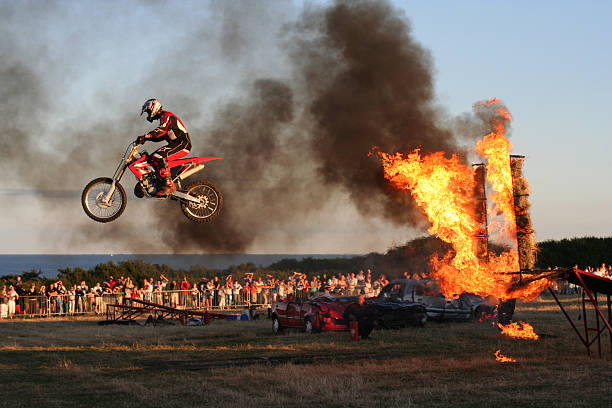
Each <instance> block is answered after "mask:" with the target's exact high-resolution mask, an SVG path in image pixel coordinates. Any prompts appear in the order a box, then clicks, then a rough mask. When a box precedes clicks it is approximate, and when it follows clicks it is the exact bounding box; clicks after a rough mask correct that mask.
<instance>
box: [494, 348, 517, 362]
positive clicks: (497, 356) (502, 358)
mask: <svg viewBox="0 0 612 408" xmlns="http://www.w3.org/2000/svg"><path fill="white" fill-rule="evenodd" d="M495 360H497V361H499V362H500V363H516V360H515V359H514V358H512V357H506V356H504V355H503V354H502V353H500V350H497V351H496V352H495Z"/></svg>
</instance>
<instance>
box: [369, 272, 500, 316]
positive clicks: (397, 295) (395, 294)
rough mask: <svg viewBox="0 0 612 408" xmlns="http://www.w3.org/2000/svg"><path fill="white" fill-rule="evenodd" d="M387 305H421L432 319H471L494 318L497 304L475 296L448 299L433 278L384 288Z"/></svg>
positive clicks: (412, 280)
mask: <svg viewBox="0 0 612 408" xmlns="http://www.w3.org/2000/svg"><path fill="white" fill-rule="evenodd" d="M378 298H379V299H380V300H384V301H387V302H415V303H419V304H422V305H423V306H424V307H425V310H426V312H427V318H428V319H432V320H470V319H472V318H477V319H482V318H485V317H488V316H491V315H493V313H494V312H495V304H494V303H492V302H490V301H488V300H487V299H485V298H483V297H481V296H477V295H474V294H472V293H462V294H461V295H460V296H458V297H456V298H453V299H448V298H445V297H444V296H443V295H442V292H441V291H440V286H438V283H437V282H436V281H435V280H432V279H421V280H416V279H399V280H395V281H392V282H391V283H389V284H388V285H387V286H385V287H384V288H383V289H382V290H381V291H380V294H379V295H378Z"/></svg>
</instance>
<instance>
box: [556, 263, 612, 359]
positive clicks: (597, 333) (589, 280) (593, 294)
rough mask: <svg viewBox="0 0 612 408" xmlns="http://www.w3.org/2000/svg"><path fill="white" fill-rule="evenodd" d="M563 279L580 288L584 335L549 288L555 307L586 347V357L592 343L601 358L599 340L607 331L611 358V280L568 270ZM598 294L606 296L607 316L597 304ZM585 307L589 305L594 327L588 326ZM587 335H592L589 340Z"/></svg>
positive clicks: (578, 270) (589, 353) (575, 270)
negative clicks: (557, 306) (595, 344)
mask: <svg viewBox="0 0 612 408" xmlns="http://www.w3.org/2000/svg"><path fill="white" fill-rule="evenodd" d="M563 277H564V278H565V279H567V281H568V282H570V283H573V284H575V285H578V286H580V287H581V288H582V303H581V308H582V321H583V329H584V335H583V334H582V333H580V330H578V328H577V327H576V324H575V323H574V321H573V320H572V318H571V317H570V316H569V314H568V313H567V312H566V311H565V309H564V308H563V305H562V304H561V302H560V301H559V299H558V298H557V295H556V294H555V292H554V291H553V290H552V289H551V288H548V290H549V292H550V293H551V295H552V296H553V298H554V299H555V301H556V302H557V305H559V308H560V309H561V312H563V314H564V315H565V318H566V319H567V321H568V322H569V323H570V325H571V326H572V328H573V329H574V331H575V332H576V334H577V335H578V338H579V339H580V341H581V342H582V344H583V345H584V346H585V347H586V350H587V355H589V356H590V355H591V346H592V345H593V343H595V342H597V352H598V356H599V357H600V358H601V357H602V350H601V338H602V335H603V334H605V332H606V330H607V332H608V337H609V338H610V357H611V358H612V327H611V326H610V322H611V321H612V304H611V303H610V295H612V279H610V278H607V277H604V276H599V275H595V274H593V273H589V272H585V271H581V270H580V269H572V270H568V271H567V274H566V275H565V276H563ZM599 293H601V294H605V295H606V304H605V306H607V307H606V308H607V316H606V315H605V314H604V312H603V311H602V308H601V307H600V305H599V303H598V300H597V298H598V294H599ZM587 305H590V307H592V310H593V312H594V317H595V326H589V323H588V321H587ZM589 334H594V336H593V337H592V338H589Z"/></svg>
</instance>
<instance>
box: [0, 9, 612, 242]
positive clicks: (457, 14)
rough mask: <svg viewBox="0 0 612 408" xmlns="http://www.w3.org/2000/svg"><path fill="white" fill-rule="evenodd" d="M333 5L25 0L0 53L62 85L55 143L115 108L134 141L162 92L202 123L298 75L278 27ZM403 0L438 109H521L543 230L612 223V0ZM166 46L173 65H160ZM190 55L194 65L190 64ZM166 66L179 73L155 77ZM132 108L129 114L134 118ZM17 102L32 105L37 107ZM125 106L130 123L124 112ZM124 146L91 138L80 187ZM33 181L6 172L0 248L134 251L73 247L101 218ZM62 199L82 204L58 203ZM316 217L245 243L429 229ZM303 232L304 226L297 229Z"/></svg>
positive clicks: (343, 208) (331, 213) (335, 214)
mask: <svg viewBox="0 0 612 408" xmlns="http://www.w3.org/2000/svg"><path fill="white" fill-rule="evenodd" d="M248 3H250V4H251V5H250V7H246V6H245V5H246V4H248ZM321 3H322V2H318V1H314V2H293V3H287V2H283V1H279V2H265V1H260V2H248V1H244V2H243V1H228V2H223V1H212V2H200V1H160V2H158V3H154V4H153V5H151V3H149V2H122V1H114V2H102V1H95V2H91V3H90V2H80V1H58V2H52V3H50V5H51V6H49V7H47V4H46V2H37V1H34V2H20V3H17V4H18V5H17V6H12V7H10V9H11V13H4V14H3V16H2V17H0V21H2V23H3V29H2V30H3V33H5V34H6V33H8V34H9V36H10V37H12V38H15V39H16V40H15V41H14V43H11V45H8V46H7V47H8V48H5V49H4V50H5V51H6V50H7V49H8V50H13V51H15V50H16V51H17V52H16V53H14V54H11V56H9V57H6V56H5V57H4V63H5V64H9V63H10V62H11V61H12V60H13V59H16V60H21V61H26V62H27V64H28V65H29V66H30V67H31V69H32V70H34V72H35V73H36V74H37V75H40V76H41V77H48V78H50V80H48V81H45V82H44V87H45V89H46V90H47V91H48V92H49V93H50V94H52V95H53V102H52V103H51V105H52V106H50V107H49V108H48V111H46V112H45V111H43V112H42V113H40V112H39V114H38V116H37V119H38V120H39V121H40V123H41V125H40V126H38V127H36V130H35V132H36V137H37V138H38V139H39V141H40V144H42V145H47V144H48V145H49V148H50V149H51V148H52V147H53V146H54V144H56V143H57V142H58V140H61V137H62V136H61V135H62V134H63V133H64V131H65V130H66V129H72V130H74V131H75V132H76V131H78V132H80V133H82V134H83V137H87V136H86V135H87V132H88V130H89V129H88V126H89V125H88V123H89V121H90V120H91V121H94V122H96V123H97V122H105V121H106V122H107V123H106V124H105V125H106V126H109V127H110V129H111V130H110V132H111V133H113V134H114V136H113V139H112V140H113V142H114V141H117V140H122V139H121V138H120V137H122V136H121V135H120V134H121V133H123V132H125V133H129V134H131V135H137V134H139V133H141V132H145V131H146V130H148V128H149V126H148V123H146V122H145V121H144V120H142V119H141V118H139V117H138V116H137V113H138V112H137V111H138V109H139V107H140V105H141V104H142V102H143V101H144V100H145V99H147V98H149V97H150V96H152V94H155V96H156V97H159V98H160V99H162V100H163V101H165V103H167V104H168V105H169V106H173V105H174V106H181V107H183V106H188V108H187V109H184V110H183V112H182V113H183V114H184V115H185V117H186V118H187V119H188V120H189V123H190V124H191V125H192V126H204V125H205V124H206V123H207V122H208V121H210V120H211V118H212V112H213V111H214V109H215V107H216V106H218V105H219V104H220V103H222V102H223V101H225V100H227V99H228V98H235V97H237V98H240V95H241V92H242V89H243V87H244V84H245V83H247V82H249V81H250V80H252V79H253V78H257V77H265V76H277V77H282V76H283V75H285V74H287V71H288V70H289V69H290V68H289V67H288V65H287V64H286V56H285V55H283V52H282V51H281V50H280V48H279V46H278V38H279V34H278V33H279V31H280V30H282V28H283V23H284V22H288V21H292V20H293V19H294V18H295V17H296V16H297V15H298V14H299V13H300V12H301V10H302V7H304V6H306V7H308V6H311V5H313V4H314V5H315V6H316V5H318V4H321ZM253 4H255V6H253ZM393 4H394V5H395V6H396V7H398V9H401V10H403V12H404V13H405V16H406V17H407V18H408V19H409V20H410V22H411V25H412V29H413V34H414V37H415V38H416V40H417V41H419V42H420V43H421V44H422V46H423V47H425V48H426V49H428V50H429V51H430V53H431V56H432V59H433V62H434V67H435V81H436V87H435V90H436V95H437V104H438V105H439V106H441V107H443V108H444V109H446V110H448V111H449V112H450V113H451V114H452V115H459V114H461V113H463V112H470V111H471V107H472V104H473V103H474V102H476V101H478V100H482V99H488V98H491V97H498V98H500V99H501V100H503V101H504V102H505V103H506V105H507V107H508V109H509V110H510V112H511V114H512V116H513V118H514V122H513V124H512V133H511V141H512V143H513V145H514V151H513V153H515V154H524V155H526V156H527V161H526V163H525V173H526V175H527V177H528V180H529V182H530V184H531V189H532V195H531V202H532V219H533V223H534V227H535V230H536V234H537V238H538V239H539V240H544V239H559V238H565V237H574V236H585V235H595V236H609V235H610V226H611V225H612V215H611V214H610V211H609V207H610V205H609V203H610V202H612V191H611V186H610V183H609V181H608V180H609V176H608V175H609V173H610V171H611V170H612V166H611V159H610V157H611V153H612V151H611V150H612V149H611V147H610V142H609V140H610V138H611V137H612V125H611V124H610V117H611V116H612V115H611V103H610V95H611V94H612V80H611V79H610V74H611V73H612V53H610V44H611V43H612V28H610V27H611V25H610V23H609V17H610V16H611V15H612V2H609V1H586V2H574V1H536V2H533V1H529V2H528V1H513V2H503V1H484V0H483V1H462V2H457V1H431V2H426V1H394V2H393ZM5 5H6V4H5ZM243 9H244V11H242V10H243ZM228 12H232V13H240V12H243V13H244V15H243V16H242V19H241V25H242V27H241V30H239V31H241V32H242V33H247V34H248V33H257V36H253V37H251V38H246V39H243V40H244V41H245V43H246V44H247V45H246V46H244V47H243V48H242V49H240V53H239V55H234V56H231V55H230V56H228V55H227V53H225V52H224V44H223V43H222V42H220V38H221V36H220V33H219V30H220V28H219V24H217V23H218V22H219V21H222V20H223V16H224V14H225V13H228ZM223 29H225V28H224V27H221V30H223ZM194 33H197V34H198V35H200V38H205V39H206V40H205V41H203V42H202V43H199V44H197V46H195V47H194V45H193V44H192V43H190V42H189V41H188V39H189V38H190V37H191V36H192V35H193V34H194ZM5 38H6V37H5ZM163 58H167V63H166V64H164V65H163V66H161V67H160V66H159V61H160V59H163ZM194 65H197V66H198V68H199V69H198V73H197V75H195V74H194V73H193V72H190V71H189V70H190V69H192V68H188V67H193V66H194ZM156 75H157V76H159V77H164V78H169V79H168V80H166V81H163V82H158V83H155V82H154V83H151V82H147V81H144V80H143V78H145V77H146V78H150V77H153V78H155V77H156ZM194 79H197V83H196V82H195V81H194ZM179 88H180V89H181V90H182V91H188V92H183V93H182V94H185V93H188V94H189V93H190V94H191V98H190V100H197V103H191V104H188V103H187V102H186V100H185V98H184V97H183V96H178V95H177V93H176V92H174V91H175V90H176V89H179ZM24 92H25V91H24ZM132 111H133V112H134V115H133V116H129V115H127V113H128V112H129V113H131V112H132ZM21 114H23V117H24V118H27V117H28V112H20V115H21ZM106 118H108V119H106ZM115 118H120V119H121V120H122V121H125V122H124V123H113V119H115ZM188 127H189V126H188ZM75 129H76V130H75ZM130 132H131V133H130ZM127 141H128V140H127V137H126V143H127ZM123 146H124V144H123V142H122V143H119V144H117V145H114V143H113V144H112V146H111V143H107V142H106V141H97V140H92V142H91V149H95V150H96V151H97V152H99V153H97V154H98V155H99V157H100V158H101V159H100V163H96V164H95V165H94V164H92V169H91V170H90V171H87V170H88V169H83V168H80V169H75V172H80V173H82V177H81V179H82V180H81V179H78V182H77V183H75V185H74V190H75V191H78V190H80V188H82V185H84V184H85V183H86V182H87V181H88V180H89V179H92V178H94V177H97V176H99V175H103V174H98V173H99V172H103V171H106V172H107V173H109V174H110V173H111V172H112V171H113V170H114V165H115V163H116V159H117V152H120V151H122V149H123ZM42 171H44V170H42ZM79 183H80V184H79ZM23 187H24V186H23V185H21V184H20V183H19V182H17V181H15V178H13V177H11V175H10V172H9V173H8V177H5V178H4V181H2V182H0V198H2V199H1V200H0V213H2V214H4V219H3V222H2V224H0V252H3V253H15V252H34V253H38V252H59V253H64V252H107V251H112V252H124V251H123V250H122V249H123V248H122V247H121V246H120V245H115V244H113V243H112V242H110V241H108V242H105V243H104V244H103V245H97V244H95V243H81V244H75V242H74V240H71V239H68V237H70V236H71V235H72V234H73V232H72V231H74V230H75V229H80V228H97V227H96V226H91V225H90V223H91V221H89V220H88V219H85V217H84V215H83V214H82V211H80V207H79V204H78V197H77V200H74V198H72V201H74V202H72V201H70V200H71V199H69V198H66V197H57V196H53V197H51V199H52V200H54V201H53V202H54V204H53V206H50V205H48V203H45V202H44V200H40V196H31V195H27V194H25V193H24V194H23V195H21V196H20V195H15V193H14V190H11V189H15V188H17V189H19V188H23ZM49 187H50V188H49V190H54V188H53V187H54V186H49ZM62 188H65V187H64V186H62V187H61V188H59V189H62ZM26 189H27V188H26ZM3 191H4V193H2V192H3ZM60 196H61V195H60ZM59 200H64V201H59ZM58 203H59V207H61V208H70V211H69V212H66V211H60V210H58ZM148 204H152V203H141V202H134V201H130V202H129V203H128V211H126V215H127V216H128V217H134V216H135V214H144V215H143V217H144V218H146V211H147V208H148V207H147V205H148ZM153 204H154V203H153ZM66 206H68V207H66ZM51 207H52V208H51ZM177 211H178V210H177ZM324 213H325V214H327V215H324ZM130 214H131V215H130ZM312 217H313V218H309V219H306V220H300V222H298V221H296V223H295V224H294V225H287V226H286V231H283V230H282V228H277V229H276V230H275V229H271V231H270V232H269V234H268V235H266V236H263V237H261V239H260V240H258V242H257V244H256V245H255V246H253V247H252V248H250V249H249V250H251V251H253V252H268V253H274V252H305V253H306V252H310V253H314V252H330V253H338V252H345V253H348V252H352V253H361V252H369V251H372V250H376V251H384V250H385V249H386V248H388V247H389V246H391V245H394V244H398V243H401V242H404V241H406V240H408V239H410V238H411V237H414V236H418V235H421V234H422V233H423V232H422V231H414V230H411V229H409V228H405V227H397V226H393V225H390V224H388V223H386V222H384V221H382V220H377V219H364V218H363V217H361V216H360V215H359V214H358V213H357V211H356V210H355V209H354V208H353V205H352V204H351V203H350V202H349V201H347V200H346V198H345V197H342V196H341V195H339V196H338V197H337V198H336V199H335V200H334V201H333V203H330V204H329V206H328V207H325V208H324V209H322V214H320V217H319V218H317V217H315V216H314V215H313V216H312ZM126 218H127V217H126ZM124 222H128V221H127V220H126V221H124ZM142 222H143V223H144V224H143V225H144V226H145V228H147V229H148V230H151V229H152V228H154V225H151V224H150V223H151V221H150V220H146V219H144V220H143V221H142ZM147 223H149V224H147ZM322 225H325V227H322ZM292 231H293V232H295V234H294V235H299V238H295V239H292V240H287V234H288V233H291V232H292ZM145 250H146V251H147V252H158V251H161V252H163V251H164V248H163V246H162V247H154V246H153V247H152V246H149V247H146V248H145Z"/></svg>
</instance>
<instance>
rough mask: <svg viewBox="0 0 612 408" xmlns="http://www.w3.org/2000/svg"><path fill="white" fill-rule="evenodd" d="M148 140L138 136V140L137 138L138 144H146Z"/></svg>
mask: <svg viewBox="0 0 612 408" xmlns="http://www.w3.org/2000/svg"><path fill="white" fill-rule="evenodd" d="M146 140H147V139H146V138H145V137H144V136H138V138H136V143H138V144H144V143H145V141H146Z"/></svg>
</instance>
